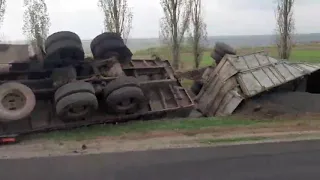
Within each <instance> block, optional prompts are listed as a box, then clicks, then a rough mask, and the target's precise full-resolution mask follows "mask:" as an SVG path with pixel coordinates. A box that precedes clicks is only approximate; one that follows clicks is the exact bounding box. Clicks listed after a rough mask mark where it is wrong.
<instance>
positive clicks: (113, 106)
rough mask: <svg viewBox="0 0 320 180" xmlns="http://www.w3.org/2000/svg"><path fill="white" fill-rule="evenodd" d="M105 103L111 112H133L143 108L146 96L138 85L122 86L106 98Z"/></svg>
mask: <svg viewBox="0 0 320 180" xmlns="http://www.w3.org/2000/svg"><path fill="white" fill-rule="evenodd" d="M105 102H106V105H107V107H108V108H109V110H111V112H113V113H117V114H135V113H139V112H141V111H142V110H144V109H145V108H144V107H145V105H146V104H147V103H146V102H147V100H146V97H145V96H144V94H143V92H142V90H141V89H140V88H139V87H122V88H120V89H117V90H115V91H113V92H112V93H111V94H110V95H109V96H108V97H107V98H106V101H105Z"/></svg>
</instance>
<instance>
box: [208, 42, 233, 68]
mask: <svg viewBox="0 0 320 180" xmlns="http://www.w3.org/2000/svg"><path fill="white" fill-rule="evenodd" d="M236 53H237V52H236V50H235V49H233V48H232V47H231V46H229V45H228V44H225V43H223V42H217V43H216V45H215V47H214V50H213V51H212V53H211V57H212V58H213V59H214V60H215V62H216V64H219V62H220V61H221V60H222V58H223V57H224V56H225V55H226V54H232V55H235V54H236Z"/></svg>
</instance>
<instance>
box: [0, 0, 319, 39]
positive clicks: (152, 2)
mask: <svg viewBox="0 0 320 180" xmlns="http://www.w3.org/2000/svg"><path fill="white" fill-rule="evenodd" d="M274 1H275V0H203V5H204V16H205V21H206V23H207V25H208V33H209V35H260V34H272V33H273V32H274V29H275V16H274V7H275V4H274ZM128 3H129V6H130V7H132V11H133V15H134V17H133V24H132V25H133V29H132V31H131V34H130V37H133V38H148V37H158V32H159V19H160V18H161V17H162V15H163V13H162V9H161V6H160V0H128ZM47 5H48V10H49V15H50V18H51V27H50V33H53V32H56V31H61V30H69V31H74V32H76V33H77V34H78V35H79V36H80V37H81V38H82V39H92V38H94V37H95V36H96V35H98V34H99V33H101V31H102V29H103V16H102V13H101V11H100V9H99V8H98V7H97V0H47ZM319 9H320V0H296V5H295V19H296V32H297V33H317V32H320V18H319V17H320V11H319ZM23 11H24V8H23V0H8V1H7V10H6V14H5V20H4V23H3V26H2V27H1V30H0V32H1V33H2V34H4V36H5V39H6V40H22V39H24V36H23V34H22V25H23V21H22V19H23Z"/></svg>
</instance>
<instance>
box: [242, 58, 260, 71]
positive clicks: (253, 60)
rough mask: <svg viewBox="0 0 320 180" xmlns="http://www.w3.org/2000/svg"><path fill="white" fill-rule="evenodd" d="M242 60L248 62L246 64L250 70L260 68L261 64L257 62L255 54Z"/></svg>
mask: <svg viewBox="0 0 320 180" xmlns="http://www.w3.org/2000/svg"><path fill="white" fill-rule="evenodd" d="M242 58H243V60H244V61H245V62H246V64H247V65H248V68H249V69H252V68H257V67H259V66H260V63H259V61H258V60H257V58H256V57H255V55H254V54H251V55H247V56H242Z"/></svg>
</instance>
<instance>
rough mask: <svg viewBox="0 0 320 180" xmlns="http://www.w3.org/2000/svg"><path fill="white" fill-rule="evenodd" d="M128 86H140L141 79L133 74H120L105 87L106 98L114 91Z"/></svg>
mask: <svg viewBox="0 0 320 180" xmlns="http://www.w3.org/2000/svg"><path fill="white" fill-rule="evenodd" d="M126 86H135V87H139V86H140V80H139V79H137V78H135V77H133V76H120V77H118V78H117V79H115V80H113V81H111V82H109V83H108V84H107V86H106V87H105V88H104V89H103V95H104V97H105V98H106V97H107V96H109V94H110V93H112V92H113V91H115V90H117V89H120V88H122V87H126Z"/></svg>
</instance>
